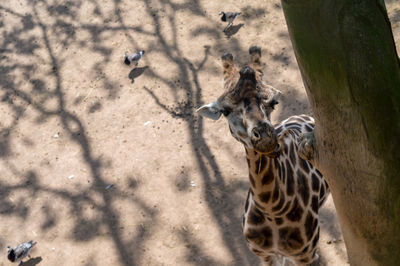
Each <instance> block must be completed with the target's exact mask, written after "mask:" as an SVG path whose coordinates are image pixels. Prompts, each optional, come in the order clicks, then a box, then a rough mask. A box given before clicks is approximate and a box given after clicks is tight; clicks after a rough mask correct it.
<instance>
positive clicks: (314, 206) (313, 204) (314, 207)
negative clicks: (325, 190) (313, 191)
mask: <svg viewBox="0 0 400 266" xmlns="http://www.w3.org/2000/svg"><path fill="white" fill-rule="evenodd" d="M311 208H312V210H313V212H315V214H318V208H319V203H318V196H315V195H314V196H312V200H311Z"/></svg>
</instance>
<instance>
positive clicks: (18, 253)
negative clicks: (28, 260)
mask: <svg viewBox="0 0 400 266" xmlns="http://www.w3.org/2000/svg"><path fill="white" fill-rule="evenodd" d="M35 244H36V242H33V241H32V240H31V241H29V242H25V243H22V244H20V245H18V246H16V247H15V248H11V247H10V246H8V247H7V249H8V256H7V258H8V260H9V261H11V262H17V261H19V264H18V265H21V264H22V259H23V258H25V257H26V256H28V255H29V252H30V251H31V248H32V247H33V246H34V245H35Z"/></svg>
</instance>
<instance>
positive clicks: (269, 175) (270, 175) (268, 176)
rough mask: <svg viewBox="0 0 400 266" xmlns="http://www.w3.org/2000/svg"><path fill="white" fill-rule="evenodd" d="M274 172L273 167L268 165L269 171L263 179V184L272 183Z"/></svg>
mask: <svg viewBox="0 0 400 266" xmlns="http://www.w3.org/2000/svg"><path fill="white" fill-rule="evenodd" d="M274 177H275V176H274V172H273V171H272V167H270V166H268V169H267V172H265V175H264V176H263V178H262V179H261V184H262V185H263V186H265V185H268V184H270V183H271V182H272V181H273V180H274Z"/></svg>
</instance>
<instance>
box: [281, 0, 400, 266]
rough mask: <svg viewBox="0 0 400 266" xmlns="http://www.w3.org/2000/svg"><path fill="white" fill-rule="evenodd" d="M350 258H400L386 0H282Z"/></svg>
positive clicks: (397, 85)
mask: <svg viewBox="0 0 400 266" xmlns="http://www.w3.org/2000/svg"><path fill="white" fill-rule="evenodd" d="M282 7H283V11H284V14H285V18H286V22H287V26H288V29H289V34H290V38H291V41H292V44H293V48H294V51H295V55H296V58H297V62H298V65H299V68H300V71H301V74H302V78H303V82H304V86H305V88H306V91H307V95H308V99H309V101H310V104H311V107H312V109H313V113H314V116H315V119H316V129H315V143H316V144H315V145H316V150H317V153H316V154H315V156H316V157H315V158H314V161H315V163H316V165H317V167H318V168H319V169H320V170H321V172H322V173H323V174H324V176H325V177H326V178H327V180H328V183H329V185H330V187H331V191H332V196H333V199H334V202H335V206H336V209H337V212H338V216H339V221H340V224H341V228H342V231H343V236H344V240H345V243H346V247H347V252H348V256H349V261H350V264H351V265H363V266H364V265H385V266H387V265H399V263H400V64H399V59H398V55H397V53H396V47H395V44H394V40H393V34H392V30H391V26H390V22H389V19H388V15H387V12H386V8H385V4H384V1H383V0H323V1H321V0H282Z"/></svg>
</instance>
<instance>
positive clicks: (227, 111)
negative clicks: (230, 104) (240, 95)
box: [221, 108, 232, 116]
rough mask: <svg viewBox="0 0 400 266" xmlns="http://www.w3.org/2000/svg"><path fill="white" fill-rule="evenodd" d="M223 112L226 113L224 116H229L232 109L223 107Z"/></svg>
mask: <svg viewBox="0 0 400 266" xmlns="http://www.w3.org/2000/svg"><path fill="white" fill-rule="evenodd" d="M221 112H222V114H223V115H224V116H228V115H229V114H230V113H231V112H232V110H231V109H229V108H224V109H222V111H221Z"/></svg>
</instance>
